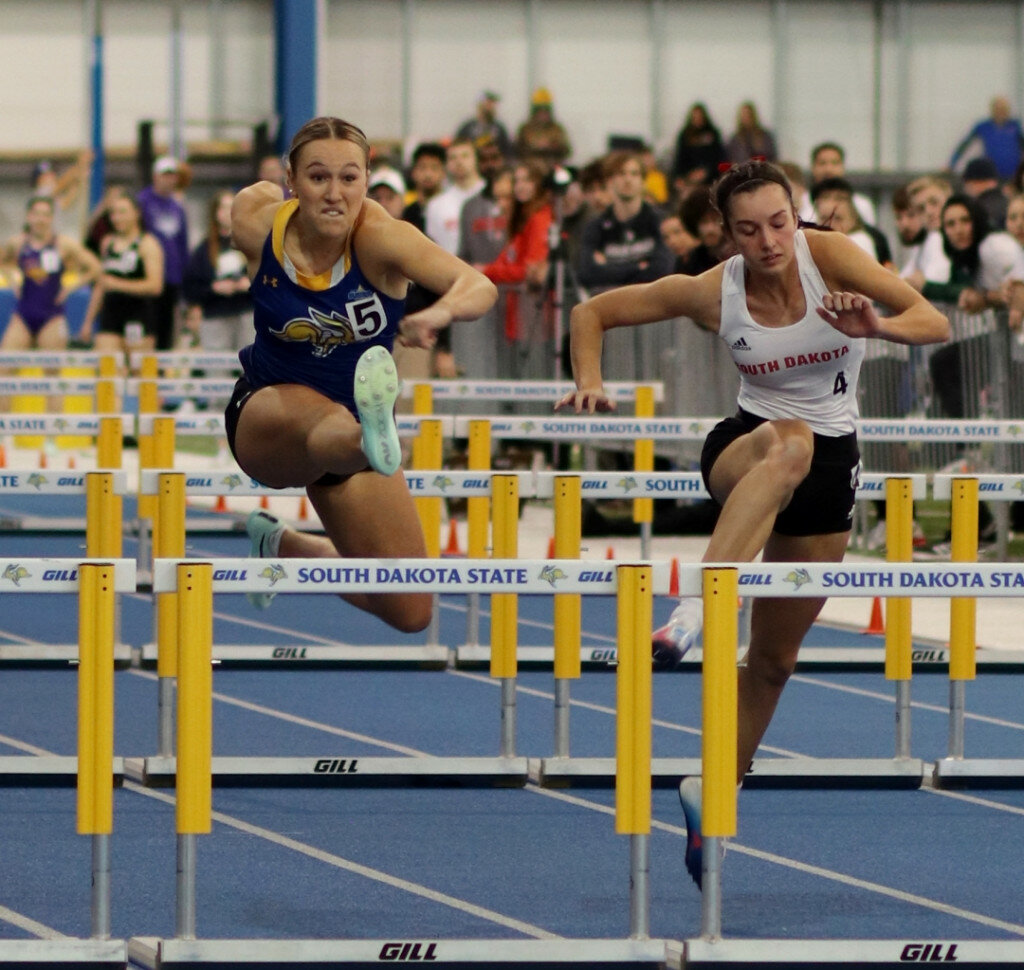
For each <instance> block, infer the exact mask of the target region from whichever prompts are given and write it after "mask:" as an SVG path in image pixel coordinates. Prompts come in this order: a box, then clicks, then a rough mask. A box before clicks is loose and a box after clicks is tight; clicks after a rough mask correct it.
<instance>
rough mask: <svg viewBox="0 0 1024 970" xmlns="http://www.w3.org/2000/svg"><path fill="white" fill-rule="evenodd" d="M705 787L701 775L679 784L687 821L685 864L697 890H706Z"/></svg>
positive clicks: (685, 779)
mask: <svg viewBox="0 0 1024 970" xmlns="http://www.w3.org/2000/svg"><path fill="white" fill-rule="evenodd" d="M703 790H704V788H703V785H702V784H701V778H700V776H699V775H690V776H689V777H687V778H684V779H683V780H682V781H681V782H679V803H680V804H681V805H682V806H683V817H684V818H685V819H686V852H685V854H684V855H683V862H684V864H685V865H686V871H687V872H688V873H689V874H690V878H691V879H692V880H693V881H694V882H695V883H696V884H697V888H698V889H701V890H703V888H704V885H703V883H704V836H703V834H702V833H701V825H700V814H701V801H702V798H703Z"/></svg>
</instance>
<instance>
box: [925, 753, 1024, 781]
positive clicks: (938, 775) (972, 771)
mask: <svg viewBox="0 0 1024 970" xmlns="http://www.w3.org/2000/svg"><path fill="white" fill-rule="evenodd" d="M932 784H933V785H934V786H935V787H936V788H970V787H976V788H1020V787H1022V786H1024V760H1022V759H1020V758H940V759H939V760H938V761H936V762H935V767H934V770H933V771H932Z"/></svg>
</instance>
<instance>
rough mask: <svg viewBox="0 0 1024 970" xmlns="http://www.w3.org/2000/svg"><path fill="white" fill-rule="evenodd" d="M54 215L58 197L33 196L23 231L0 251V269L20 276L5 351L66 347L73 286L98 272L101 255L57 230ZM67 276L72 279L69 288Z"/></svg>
mask: <svg viewBox="0 0 1024 970" xmlns="http://www.w3.org/2000/svg"><path fill="white" fill-rule="evenodd" d="M53 218H54V202H53V199H51V198H48V197H46V196H34V197H33V198H31V199H29V201H28V206H27V207H26V210H25V228H24V231H23V232H21V233H19V234H18V235H16V236H12V237H11V238H10V239H9V240H8V241H7V243H6V244H5V245H4V247H3V249H2V250H0V269H2V270H4V271H5V273H10V275H11V276H16V277H17V278H18V279H19V280H20V283H19V284H18V285H17V287H16V295H17V303H16V304H15V307H14V311H13V312H12V313H11V316H10V319H9V320H8V322H7V328H6V330H5V331H4V335H3V339H2V340H0V350H28V349H30V348H33V347H35V348H38V349H39V350H65V349H67V346H68V324H67V319H66V317H65V315H64V303H65V301H66V300H67V297H68V294H69V293H70V292H71V290H72V289H74V288H75V287H78V286H87V285H88V284H89V283H92V282H93V281H94V280H95V279H96V277H97V276H99V272H100V263H99V260H98V259H97V258H96V257H95V256H94V255H93V254H92V253H91V252H89V250H87V249H86V248H85V247H84V246H82V245H81V244H80V243H78V242H76V241H75V240H74V239H72V238H71V237H70V236H63V235H58V234H57V233H56V232H54V225H53ZM66 279H68V280H72V281H73V285H72V286H71V287H70V288H69V287H68V286H66V285H65V280H66Z"/></svg>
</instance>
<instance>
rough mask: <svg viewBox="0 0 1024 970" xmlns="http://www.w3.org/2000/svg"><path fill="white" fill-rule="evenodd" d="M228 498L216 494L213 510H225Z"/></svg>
mask: <svg viewBox="0 0 1024 970" xmlns="http://www.w3.org/2000/svg"><path fill="white" fill-rule="evenodd" d="M227 510H228V500H227V499H226V498H225V497H224V496H223V495H218V496H217V501H216V502H214V503H213V511H214V512H227Z"/></svg>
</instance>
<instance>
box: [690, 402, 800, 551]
mask: <svg viewBox="0 0 1024 970" xmlns="http://www.w3.org/2000/svg"><path fill="white" fill-rule="evenodd" d="M813 453H814V435H813V433H812V432H811V429H810V427H808V425H807V424H806V423H804V422H803V421H792V420H780V421H767V422H765V423H764V424H762V425H759V426H758V427H756V428H755V429H754V430H753V431H751V432H749V433H748V434H745V435H742V436H741V437H739V438H737V439H736V440H735V441H733V442H732V443H731V444H730V445H729V446H728V447H727V448H725V450H724V451H723V452H722V453H721V454H720V455H719V456H718V459H717V460H716V461H715V464H714V467H713V468H712V469H711V475H710V479H711V481H710V485H711V493H712V494H713V495H714V497H715V499H716V501H717V502H718V503H719V504H720V505H721V506H722V512H721V515H719V517H718V523H717V524H716V525H715V529H714V532H712V534H711V541H710V542H709V543H708V547H707V550H706V552H705V554H704V561H705V562H749V561H751V560H752V559H753V558H754V557H755V556H756V555H757V554H758V553H759V552H760V551H761V549H762V548H764V544H765V543H766V542H767V541H768V537H769V535H771V532H772V528H773V526H774V523H775V516H776V515H777V514H778V513H779V512H780V511H781V510H782V509H784V508H785V507H786V506H787V505H788V504H789V500H790V499H791V498H792V497H793V492H794V490H795V489H796V487H797V486H798V485H799V484H800V483H801V482H802V481H803V480H804V478H806V477H807V473H808V472H809V471H810V468H811V457H812V456H813Z"/></svg>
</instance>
